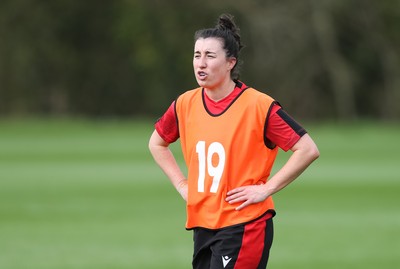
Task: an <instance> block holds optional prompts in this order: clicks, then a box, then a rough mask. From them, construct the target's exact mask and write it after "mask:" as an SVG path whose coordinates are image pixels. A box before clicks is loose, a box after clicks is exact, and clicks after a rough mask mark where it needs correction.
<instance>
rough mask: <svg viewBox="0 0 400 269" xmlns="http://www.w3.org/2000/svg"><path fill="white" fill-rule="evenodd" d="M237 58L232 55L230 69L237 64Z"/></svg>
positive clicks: (229, 60) (229, 62)
mask: <svg viewBox="0 0 400 269" xmlns="http://www.w3.org/2000/svg"><path fill="white" fill-rule="evenodd" d="M236 62H237V59H236V58H235V57H230V58H229V59H228V70H232V69H233V68H234V67H235V65H236Z"/></svg>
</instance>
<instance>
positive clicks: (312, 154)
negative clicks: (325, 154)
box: [308, 145, 320, 162]
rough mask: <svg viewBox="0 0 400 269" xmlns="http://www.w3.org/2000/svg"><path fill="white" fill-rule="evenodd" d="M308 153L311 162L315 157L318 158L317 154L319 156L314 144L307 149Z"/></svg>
mask: <svg viewBox="0 0 400 269" xmlns="http://www.w3.org/2000/svg"><path fill="white" fill-rule="evenodd" d="M308 155H309V158H310V160H311V162H313V161H315V160H316V159H318V158H319V156H320V153H319V150H318V147H317V146H316V145H314V146H313V147H311V148H310V149H309V151H308Z"/></svg>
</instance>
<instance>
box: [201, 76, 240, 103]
mask: <svg viewBox="0 0 400 269" xmlns="http://www.w3.org/2000/svg"><path fill="white" fill-rule="evenodd" d="M235 85H236V83H235V82H234V81H233V80H231V79H229V80H228V81H226V82H225V83H223V84H221V85H220V86H219V87H216V88H212V89H211V88H204V90H205V92H206V94H207V96H208V98H210V99H211V100H213V101H215V102H217V101H219V100H222V99H224V98H225V97H227V96H228V95H229V94H230V93H231V92H232V91H233V90H234V89H235Z"/></svg>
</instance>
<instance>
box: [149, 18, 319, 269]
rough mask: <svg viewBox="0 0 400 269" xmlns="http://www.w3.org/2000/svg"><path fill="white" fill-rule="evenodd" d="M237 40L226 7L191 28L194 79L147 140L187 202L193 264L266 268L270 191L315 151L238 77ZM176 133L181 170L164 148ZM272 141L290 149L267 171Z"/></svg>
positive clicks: (271, 160) (276, 106)
mask: <svg viewBox="0 0 400 269" xmlns="http://www.w3.org/2000/svg"><path fill="white" fill-rule="evenodd" d="M241 48H242V44H241V40H240V34H239V29H238V28H237V27H236V25H235V23H234V21H233V17H232V16H231V15H221V16H220V18H219V21H218V24H217V26H216V27H215V28H210V29H203V30H199V31H197V32H196V34H195V46H194V58H193V68H194V73H195V77H196V80H197V83H198V84H199V87H198V88H196V89H194V90H191V91H187V92H185V93H183V94H182V95H180V96H179V97H178V98H177V99H176V100H175V101H174V102H173V103H172V104H171V106H170V107H169V109H168V110H167V111H166V113H165V114H164V115H163V116H162V117H161V118H160V119H159V120H158V121H157V122H156V124H155V130H154V132H153V134H152V136H151V138H150V141H149V149H150V151H151V153H152V155H153V157H154V159H155V161H156V162H157V164H158V165H159V166H160V167H161V169H162V170H163V171H164V172H165V174H166V175H167V176H168V178H169V179H170V181H171V182H172V184H173V185H174V187H175V188H176V189H177V191H178V192H179V193H180V195H181V196H182V197H183V199H184V200H185V201H186V203H187V222H186V228H187V229H188V230H193V231H194V254H193V262H192V265H193V268H213V269H214V268H242V269H252V268H266V266H267V262H268V257H269V250H270V247H271V244H272V237H273V226H272V217H273V216H274V215H275V210H274V204H273V201H272V195H273V194H274V193H276V192H278V191H280V190H281V189H283V188H284V187H285V186H287V185H288V184H289V183H291V182H292V181H293V180H294V179H296V178H297V177H298V176H299V175H300V174H301V173H302V172H303V171H304V170H305V169H306V168H307V167H308V166H309V165H310V164H311V163H312V162H313V161H314V160H315V159H316V158H318V157H319V152H318V149H317V146H316V145H315V143H314V142H313V140H312V139H311V137H310V136H309V135H308V134H307V132H306V131H305V130H304V129H303V128H302V127H301V126H300V125H299V124H298V123H296V122H295V121H294V120H293V119H292V118H291V117H290V116H289V115H288V114H287V113H286V112H285V111H284V110H283V109H282V108H281V107H280V105H279V104H278V103H277V102H276V101H275V100H274V99H272V98H271V97H269V96H268V95H266V94H264V93H261V92H259V91H257V90H255V89H253V88H250V87H248V86H246V85H245V84H244V83H243V82H241V81H239V80H237V73H238V70H237V64H238V58H239V52H240V50H241ZM178 138H180V140H181V146H182V152H183V155H184V158H185V162H186V165H187V167H188V175H187V177H186V176H185V175H184V174H183V173H182V171H181V170H180V168H179V166H178V165H177V162H176V160H175V158H174V156H173V154H172V153H171V151H170V150H169V148H168V146H169V144H170V143H173V142H175V141H176V140H177V139H178ZM278 148H281V149H283V150H285V151H288V150H291V151H292V152H293V153H292V155H291V156H290V158H289V159H288V160H287V162H286V163H285V165H284V166H283V167H281V169H280V170H279V171H278V172H277V173H276V174H275V175H273V176H272V177H269V175H270V172H271V169H272V165H273V163H274V161H275V158H276V154H277V152H278Z"/></svg>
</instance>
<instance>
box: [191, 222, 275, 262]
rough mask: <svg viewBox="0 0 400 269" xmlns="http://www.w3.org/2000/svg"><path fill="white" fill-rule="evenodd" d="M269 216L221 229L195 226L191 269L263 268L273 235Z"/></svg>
mask: <svg viewBox="0 0 400 269" xmlns="http://www.w3.org/2000/svg"><path fill="white" fill-rule="evenodd" d="M273 233H274V229H273V222H272V217H269V218H267V216H264V217H262V218H259V219H257V220H255V221H252V222H250V223H246V224H243V225H236V226H232V227H227V228H223V229H221V230H208V229H202V228H195V229H194V234H193V238H194V254H193V262H192V265H193V268H194V269H261V268H263V269H265V268H266V267H267V263H268V257H269V250H270V248H271V245H272V239H273Z"/></svg>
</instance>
